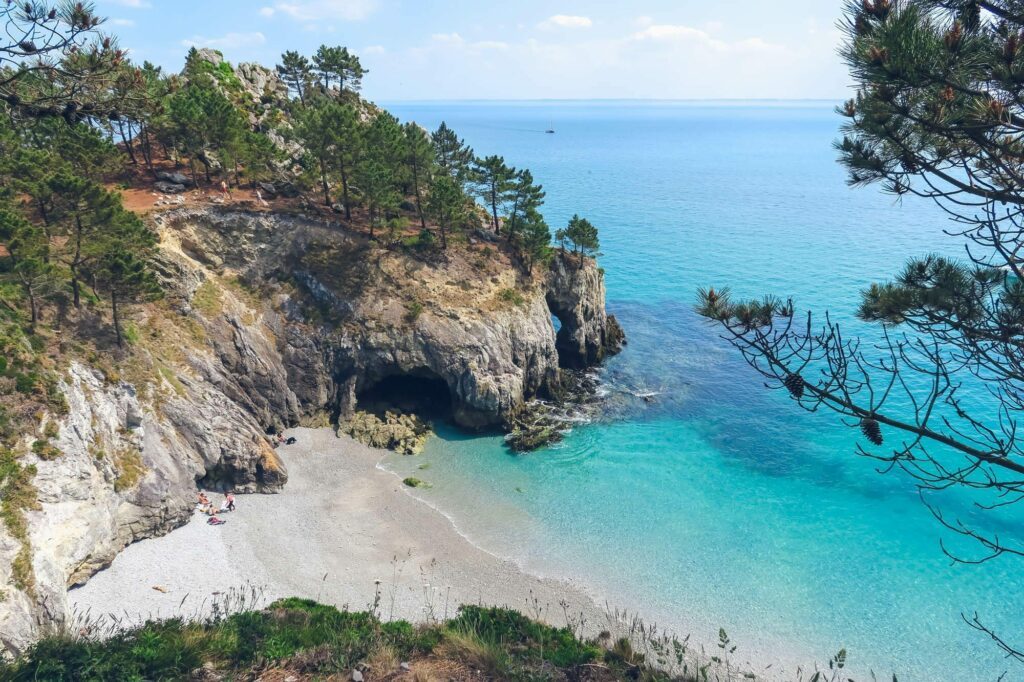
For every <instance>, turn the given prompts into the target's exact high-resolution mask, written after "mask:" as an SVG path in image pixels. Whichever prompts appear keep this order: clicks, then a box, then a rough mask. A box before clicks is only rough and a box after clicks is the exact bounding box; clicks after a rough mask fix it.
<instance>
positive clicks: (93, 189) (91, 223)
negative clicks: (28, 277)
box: [50, 172, 123, 308]
mask: <svg viewBox="0 0 1024 682" xmlns="http://www.w3.org/2000/svg"><path fill="white" fill-rule="evenodd" d="M50 188H51V190H52V191H53V195H54V212H53V220H54V223H55V225H56V226H57V227H58V228H60V229H61V230H62V231H63V233H64V235H65V236H66V240H65V242H64V245H63V248H62V249H61V252H60V254H59V256H60V261H61V262H62V263H64V264H65V265H66V266H67V267H68V269H69V271H70V276H71V294H72V302H73V303H74V306H75V307H76V308H79V307H81V304H82V302H81V290H82V287H81V282H82V278H83V276H84V275H85V273H86V271H87V269H88V268H89V267H90V266H91V265H92V264H93V263H94V262H95V259H96V257H97V250H96V248H97V243H98V241H99V236H100V235H101V234H102V233H103V232H104V231H107V230H109V226H110V225H111V224H112V222H113V221H114V220H115V218H116V217H117V214H118V212H119V210H120V211H123V209H121V200H120V198H119V197H118V195H116V194H113V193H111V192H108V191H106V190H105V189H103V187H102V186H100V185H99V184H97V183H95V182H92V181H90V180H86V179H84V178H80V177H78V176H75V175H71V174H70V173H66V172H62V173H60V174H58V175H56V176H54V177H53V178H51V179H50Z"/></svg>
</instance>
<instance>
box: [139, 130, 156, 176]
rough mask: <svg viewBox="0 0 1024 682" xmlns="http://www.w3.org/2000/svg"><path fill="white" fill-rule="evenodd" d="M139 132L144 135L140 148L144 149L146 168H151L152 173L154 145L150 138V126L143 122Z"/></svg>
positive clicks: (143, 156)
mask: <svg viewBox="0 0 1024 682" xmlns="http://www.w3.org/2000/svg"><path fill="white" fill-rule="evenodd" d="M139 134H140V135H142V144H141V145H140V148H141V149H142V158H143V160H144V161H145V162H146V168H147V169H148V170H149V172H150V173H152V172H153V145H152V143H151V142H150V139H149V126H147V125H146V124H145V123H143V124H142V129H141V130H140V131H139Z"/></svg>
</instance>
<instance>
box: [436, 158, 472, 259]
mask: <svg viewBox="0 0 1024 682" xmlns="http://www.w3.org/2000/svg"><path fill="white" fill-rule="evenodd" d="M466 203H467V202H466V195H465V194H463V192H462V190H461V189H460V188H459V185H458V184H457V183H456V182H455V180H453V179H452V178H451V176H449V175H447V174H440V175H438V176H437V178H436V179H435V180H434V183H433V185H431V187H430V198H429V199H428V200H427V210H428V212H429V213H430V215H431V217H433V219H434V220H435V221H437V225H438V227H439V228H440V229H441V248H442V249H447V248H448V235H449V234H450V233H451V232H453V231H454V230H458V229H460V228H461V227H462V225H463V223H464V221H465V219H466V213H467V210H466V208H467V207H466Z"/></svg>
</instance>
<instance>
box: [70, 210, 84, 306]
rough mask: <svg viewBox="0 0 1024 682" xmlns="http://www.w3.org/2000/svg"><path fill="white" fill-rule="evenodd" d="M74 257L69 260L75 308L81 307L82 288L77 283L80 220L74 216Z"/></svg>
mask: <svg viewBox="0 0 1024 682" xmlns="http://www.w3.org/2000/svg"><path fill="white" fill-rule="evenodd" d="M75 226H76V229H75V256H74V258H73V259H72V260H71V266H70V269H71V294H72V301H73V303H74V305H75V307H76V308H81V307H82V287H81V285H80V284H79V281H78V266H79V265H81V264H82V229H83V228H82V218H81V216H75Z"/></svg>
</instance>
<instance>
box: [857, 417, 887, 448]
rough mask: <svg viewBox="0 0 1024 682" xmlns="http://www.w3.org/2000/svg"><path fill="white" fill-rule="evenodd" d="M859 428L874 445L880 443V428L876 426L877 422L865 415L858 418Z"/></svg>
mask: <svg viewBox="0 0 1024 682" xmlns="http://www.w3.org/2000/svg"><path fill="white" fill-rule="evenodd" d="M860 430H861V432H862V433H863V434H864V437H865V438H867V439H868V440H869V441H871V442H872V443H873V444H875V445H881V444H882V429H881V428H880V427H879V426H878V422H877V421H875V420H874V419H872V418H870V417H865V418H864V419H861V420H860Z"/></svg>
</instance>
